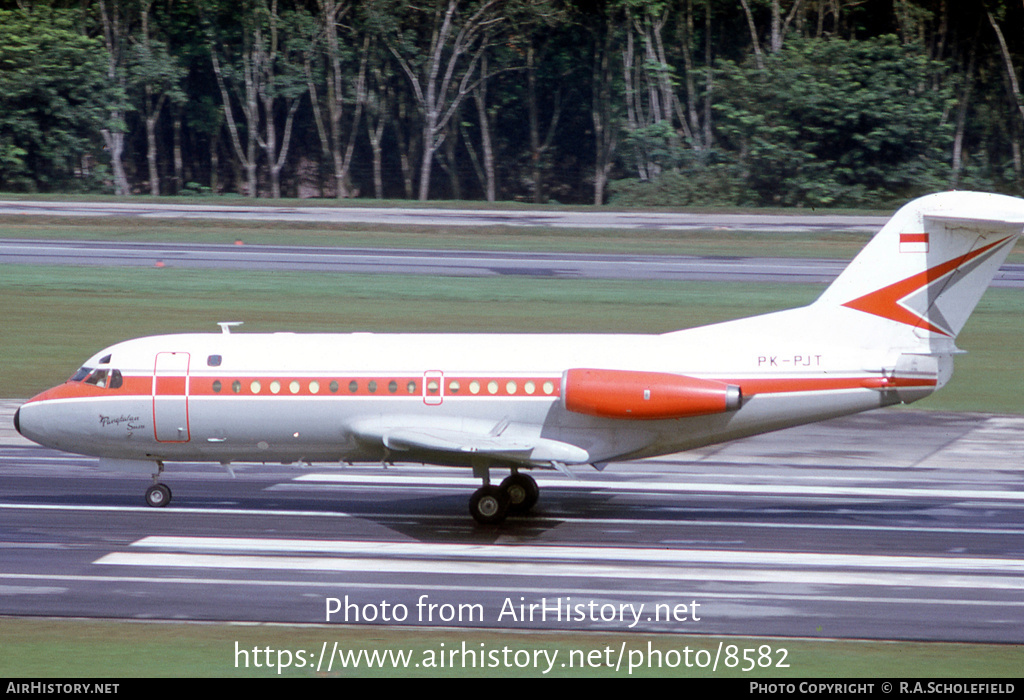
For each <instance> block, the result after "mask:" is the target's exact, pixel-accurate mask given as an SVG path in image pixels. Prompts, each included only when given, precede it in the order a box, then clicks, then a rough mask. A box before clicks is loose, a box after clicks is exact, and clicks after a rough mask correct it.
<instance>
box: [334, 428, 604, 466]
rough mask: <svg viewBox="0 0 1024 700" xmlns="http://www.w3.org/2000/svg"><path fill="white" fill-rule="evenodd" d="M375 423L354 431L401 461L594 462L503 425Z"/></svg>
mask: <svg viewBox="0 0 1024 700" xmlns="http://www.w3.org/2000/svg"><path fill="white" fill-rule="evenodd" d="M373 423H376V422H375V421H374V422H373ZM373 423H370V424H363V425H361V426H354V427H353V432H354V433H355V434H356V436H357V437H358V438H359V439H360V440H362V441H364V442H370V443H377V444H379V445H381V446H383V447H385V448H387V449H388V450H389V451H390V452H391V453H392V455H393V456H394V457H399V458H400V457H401V456H403V455H402V453H405V456H406V457H407V458H408V459H409V460H410V461H415V460H418V459H420V458H423V459H424V460H425V461H429V462H434V463H444V461H445V459H444V458H445V456H446V455H447V456H450V458H451V460H452V462H453V463H456V464H461V463H465V462H467V461H470V460H472V459H473V458H474V457H482V458H485V459H490V460H501V461H506V462H514V463H517V464H524V465H531V466H554V465H555V463H562V464H587V463H589V462H590V455H589V453H588V452H587V451H586V450H584V449H581V448H579V447H577V446H575V445H571V444H569V443H566V442H561V441H558V440H551V439H549V438H542V437H532V436H521V435H520V436H516V435H506V434H504V433H505V430H504V426H503V425H502V424H499V425H498V426H495V427H493V428H491V429H489V430H486V431H485V430H480V431H476V430H472V429H466V428H454V427H444V426H443V425H412V424H410V425H380V424H373ZM503 423H504V421H503Z"/></svg>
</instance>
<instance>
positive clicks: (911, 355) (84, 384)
mask: <svg viewBox="0 0 1024 700" xmlns="http://www.w3.org/2000/svg"><path fill="white" fill-rule="evenodd" d="M1022 229H1024V200H1021V199H1016V198H1012V197H1007V196H1003V195H994V194H983V193H971V192H948V193H942V194H934V195H930V196H927V197H922V198H920V199H917V200H915V201H913V202H910V203H909V204H907V205H906V206H904V207H903V208H901V209H900V210H899V211H898V212H896V214H895V215H894V216H893V217H892V219H891V220H890V221H889V222H888V223H887V224H886V225H885V226H884V227H883V228H882V230H881V231H880V232H879V233H878V234H877V235H876V236H875V237H874V238H873V239H872V240H871V242H870V243H869V244H868V245H867V246H866V247H865V249H864V250H863V251H862V252H861V253H860V254H859V255H858V256H857V258H856V259H855V260H853V262H852V263H851V264H850V265H849V267H848V268H847V269H846V270H845V271H844V272H843V273H842V274H841V275H840V276H839V277H838V278H837V279H836V280H835V282H833V283H832V285H831V286H829V287H828V289H826V290H825V292H824V293H823V294H822V295H821V296H820V297H819V298H818V299H817V300H816V301H815V302H814V303H812V304H810V305H808V306H805V307H803V308H798V309H791V310H787V311H780V312H776V313H771V314H766V315H761V316H754V317H751V318H745V319H740V320H735V321H728V322H725V323H718V324H714V325H710V326H704V327H700V328H693V329H688V330H681V331H675V332H672V333H666V334H663V335H551V334H548V335H539V334H538V335H508V334H482V335H467V334H435V335H406V334H376V333H347V334H292V333H273V334H255V333H241V332H236V333H231V332H229V331H230V326H229V325H228V324H223V325H222V332H220V333H207V334H187V335H164V336H156V337H148V338H140V339H137V340H129V341H126V342H122V343H118V344H116V345H113V346H111V347H108V348H106V349H104V350H101V351H100V352H98V353H96V354H95V355H94V356H93V357H91V358H90V359H89V360H88V361H87V362H86V363H85V364H84V365H83V366H82V368H81V369H79V370H78V371H77V372H76V373H75V374H74V376H72V377H71V378H70V379H69V380H68V381H67V382H65V383H63V384H61V385H59V386H56V387H54V388H53V389H50V390H48V391H45V392H43V393H41V394H39V395H38V396H36V397H34V398H32V399H30V400H29V401H28V402H27V403H25V404H24V405H23V406H21V407H20V408H19V410H18V412H17V413H16V414H15V417H14V422H15V427H16V428H17V430H18V431H19V432H20V433H21V434H22V435H24V436H26V437H28V438H30V439H32V440H34V441H36V442H38V443H40V444H42V445H45V446H47V447H53V448H57V449H60V450H65V451H68V452H74V453H78V454H84V455H93V456H98V457H100V465H101V466H104V467H109V468H113V469H120V470H126V471H138V472H143V473H146V474H152V476H153V485H152V486H151V487H150V488H149V489H148V491H147V492H146V501H147V502H148V503H149V505H151V506H165V505H167V503H168V502H169V501H170V498H171V493H170V490H169V489H168V488H167V487H166V486H165V485H163V484H161V483H159V481H158V479H159V475H160V474H161V473H162V472H163V471H164V465H165V464H166V463H168V462H174V461H211V462H221V463H224V464H230V463H231V462H235V461H246V462H252V461H255V462H283V463H292V462H306V463H312V462H385V463H386V462H391V461H402V462H421V463H431V464H442V465H452V466H466V467H471V468H472V469H473V473H474V475H475V476H477V477H479V478H480V479H482V481H483V486H482V488H480V489H478V490H477V491H476V492H475V493H474V494H473V496H472V498H471V499H470V502H469V509H470V512H471V514H472V515H473V517H474V518H476V520H478V521H480V522H481V523H497V522H501V521H502V520H503V519H504V518H505V517H506V515H508V514H509V513H521V512H525V511H527V510H529V509H530V508H531V507H532V506H533V505H534V503H535V502H536V500H537V497H538V488H537V484H536V482H535V481H534V480H533V478H531V477H530V476H528V475H527V474H525V473H524V471H525V470H529V469H537V468H540V469H544V468H555V469H564V468H565V466H566V465H592V466H594V467H596V468H598V469H601V468H602V467H603V466H604V465H605V464H607V463H608V462H610V461H612V460H632V459H639V458H643V457H651V456H655V455H664V454H669V453H674V452H680V451H683V450H687V449H691V448H694V447H699V446H702V445H708V444H712V443H718V442H723V441H726V440H732V439H735V438H740V437H745V436H748V435H754V434H757V433H763V432H767V431H771V430H777V429H780V428H786V427H789V426H794V425H799V424H803V423H810V422H814V421H819V420H823V419H826V418H832V417H835V416H841V415H846V414H851V413H856V412H859V411H865V410H868V409H873V408H879V407H882V406H888V405H892V404H897V403H909V402H911V401H916V400H918V399H921V398H923V397H925V396H927V395H929V394H931V393H932V392H933V391H935V390H936V389H938V388H939V387H941V386H943V385H944V384H945V383H946V382H947V381H948V380H949V378H950V375H951V373H952V369H953V355H954V354H956V353H958V352H960V351H959V350H958V349H957V347H956V345H955V343H954V341H955V339H956V336H957V334H958V333H959V331H960V329H961V328H963V326H964V323H965V322H966V321H967V317H968V316H969V315H970V313H971V311H972V310H973V309H974V307H975V305H976V304H977V302H978V300H979V299H980V298H981V296H982V294H983V293H984V291H985V289H986V288H987V287H988V285H989V283H990V281H991V280H992V277H993V276H994V275H995V273H996V271H997V270H998V269H999V266H1000V265H1001V264H1002V262H1003V260H1004V259H1005V258H1006V256H1007V255H1008V254H1009V252H1010V250H1011V249H1012V248H1013V245H1014V242H1015V240H1016V239H1017V237H1018V236H1019V235H1020V233H1021V231H1022ZM492 469H499V470H503V471H507V472H510V475H509V476H508V477H507V478H505V479H504V480H503V481H502V482H501V484H500V485H493V484H492V483H491V480H490V472H491V470H492Z"/></svg>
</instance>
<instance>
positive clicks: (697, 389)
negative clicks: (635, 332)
mask: <svg viewBox="0 0 1024 700" xmlns="http://www.w3.org/2000/svg"><path fill="white" fill-rule="evenodd" d="M742 402H743V396H742V393H741V392H740V388H739V387H738V386H734V385H731V384H723V383H722V382H716V381H714V380H712V379H700V378H698V377H687V376H684V375H680V374H667V373H664V372H632V371H628V370H617V369H570V370H568V371H567V372H566V373H565V374H564V375H563V377H562V403H563V405H564V406H565V408H566V410H569V411H573V412H575V413H585V414H586V415H588V416H600V417H601V418H626V419H633V420H663V419H668V418H688V417H692V416H706V415H711V414H714V413H725V412H727V411H735V410H736V409H738V408H739V407H740V404H742Z"/></svg>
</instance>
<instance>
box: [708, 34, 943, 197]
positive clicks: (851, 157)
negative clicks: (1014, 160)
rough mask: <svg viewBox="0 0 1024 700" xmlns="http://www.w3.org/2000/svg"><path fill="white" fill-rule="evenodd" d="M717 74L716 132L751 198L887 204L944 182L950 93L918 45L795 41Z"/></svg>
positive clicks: (891, 39)
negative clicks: (760, 62)
mask: <svg viewBox="0 0 1024 700" xmlns="http://www.w3.org/2000/svg"><path fill="white" fill-rule="evenodd" d="M719 72H720V84H721V85H722V97H721V98H720V100H719V101H718V102H717V103H716V104H715V108H716V113H717V116H718V119H717V122H716V134H717V135H718V136H719V138H720V142H721V143H722V144H723V145H724V147H725V148H726V149H727V150H729V151H731V152H734V153H738V154H739V162H740V166H741V168H742V170H743V180H744V185H745V186H746V188H747V189H748V190H749V191H750V193H751V197H752V198H753V203H756V204H780V205H801V206H826V205H834V204H836V203H842V204H844V205H847V206H849V205H854V206H869V205H884V204H890V203H892V202H895V201H901V200H905V199H907V198H908V197H911V196H913V195H916V194H921V193H924V192H927V191H933V190H935V189H941V188H942V187H943V186H945V184H946V183H947V182H948V181H949V174H950V170H949V168H950V165H949V153H950V149H951V145H952V125H951V124H950V123H949V122H948V121H944V115H945V114H946V113H947V112H948V110H949V108H950V107H951V100H952V94H951V92H952V91H951V90H950V89H949V88H948V87H942V86H940V87H935V85H934V81H933V76H934V74H935V73H936V72H939V70H937V67H936V66H935V65H934V63H933V62H931V61H929V60H928V59H927V58H926V56H925V55H924V52H923V51H922V50H920V49H919V48H917V47H915V46H902V45H900V43H899V42H898V41H897V39H896V38H895V37H892V36H887V37H879V38H876V39H867V40H864V41H856V40H849V41H847V40H842V39H818V40H795V41H792V42H790V43H789V44H787V46H786V47H785V48H784V49H783V50H782V51H780V52H779V53H777V54H774V55H771V56H768V57H766V58H765V61H764V68H763V69H758V68H757V67H756V66H754V65H753V64H752V63H750V62H749V61H748V62H746V63H745V64H743V65H735V64H732V63H728V62H723V64H722V65H721V66H720V68H719Z"/></svg>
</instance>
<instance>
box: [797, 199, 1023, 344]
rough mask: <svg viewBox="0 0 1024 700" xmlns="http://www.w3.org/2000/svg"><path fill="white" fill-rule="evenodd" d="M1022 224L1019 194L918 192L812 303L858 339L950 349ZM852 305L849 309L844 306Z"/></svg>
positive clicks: (1008, 251) (842, 329)
mask: <svg viewBox="0 0 1024 700" xmlns="http://www.w3.org/2000/svg"><path fill="white" fill-rule="evenodd" d="M1022 229H1024V200H1022V199H1018V198H1016V197H1008V196H1005V195H998V194H984V193H978V192H944V193H941V194H933V195H929V196H926V197H921V198H920V199H916V200H914V201H912V202H910V203H909V204H907V205H906V206H904V207H903V208H901V209H900V210H899V211H897V212H896V214H895V215H893V217H892V219H890V220H889V222H888V223H887V224H886V225H885V226H884V227H883V228H882V230H881V231H879V233H878V234H877V235H876V236H875V237H874V238H873V239H872V240H871V242H870V243H868V245H867V246H866V247H865V248H864V250H863V251H861V253H860V254H859V255H858V256H857V257H856V258H855V259H854V260H853V262H851V263H850V265H849V267H847V268H846V270H845V271H844V272H843V273H842V274H841V275H840V276H839V277H838V278H837V279H836V280H835V282H833V283H832V285H831V286H830V287H829V288H828V289H827V290H825V292H824V293H823V294H822V295H821V297H820V298H819V299H818V300H817V301H816V302H815V303H814V306H815V307H817V308H818V309H819V310H823V309H824V308H828V307H832V308H836V309H837V310H839V309H841V310H842V311H841V312H840V313H837V314H836V316H835V320H836V329H835V330H836V332H837V334H844V333H849V334H855V335H856V337H857V338H858V339H859V341H860V344H862V345H872V346H877V345H878V344H879V343H884V344H886V345H887V347H891V348H893V349H899V350H902V351H905V352H920V353H924V354H932V353H940V354H945V353H950V352H953V351H954V350H955V346H954V345H953V340H954V339H955V338H956V336H957V334H958V333H959V332H960V330H961V329H962V328H963V327H964V324H965V323H966V322H967V318H968V317H969V316H970V314H971V312H972V311H973V310H974V307H975V305H977V303H978V300H979V299H981V295H982V294H984V292H985V289H987V288H988V285H989V283H990V282H991V281H992V278H993V277H994V276H995V274H996V272H997V271H998V270H999V266H1000V265H1002V263H1003V261H1004V260H1005V259H1006V256H1007V255H1008V254H1009V253H1010V250H1011V249H1012V248H1013V245H1014V242H1015V241H1016V240H1017V237H1018V236H1019V235H1020V233H1021V230H1022ZM850 312H854V313H850Z"/></svg>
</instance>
